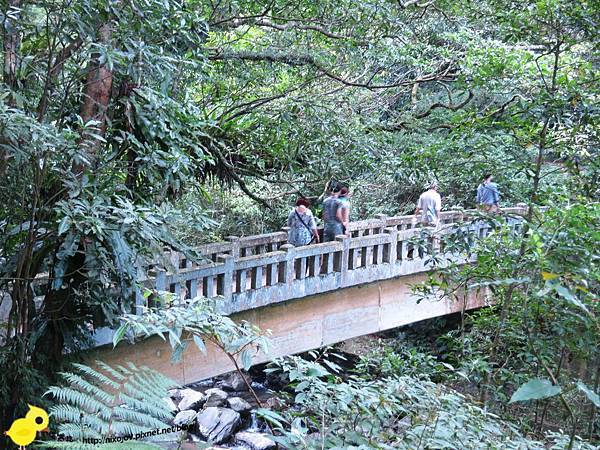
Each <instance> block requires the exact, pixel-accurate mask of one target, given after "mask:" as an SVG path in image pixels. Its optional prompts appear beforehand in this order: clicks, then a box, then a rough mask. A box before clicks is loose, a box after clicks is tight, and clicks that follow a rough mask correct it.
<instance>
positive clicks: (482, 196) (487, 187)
mask: <svg viewBox="0 0 600 450" xmlns="http://www.w3.org/2000/svg"><path fill="white" fill-rule="evenodd" d="M499 201H500V193H499V192H498V185H497V184H496V183H493V182H492V174H489V173H487V174H485V175H484V176H483V181H482V182H481V184H480V185H479V186H478V187H477V205H478V206H479V208H481V209H482V210H484V211H485V212H487V213H490V214H497V213H498V212H499V211H500V206H499V205H498V203H499Z"/></svg>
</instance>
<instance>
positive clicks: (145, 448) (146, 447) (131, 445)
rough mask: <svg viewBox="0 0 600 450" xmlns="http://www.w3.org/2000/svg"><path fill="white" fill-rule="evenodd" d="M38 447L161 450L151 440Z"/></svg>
mask: <svg viewBox="0 0 600 450" xmlns="http://www.w3.org/2000/svg"><path fill="white" fill-rule="evenodd" d="M37 448H52V449H61V450H160V449H162V447H160V446H159V445H155V444H151V443H149V442H139V441H127V442H114V443H110V444H84V443H82V442H54V441H52V442H41V443H39V444H37Z"/></svg>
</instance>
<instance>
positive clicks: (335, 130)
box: [0, 0, 600, 449]
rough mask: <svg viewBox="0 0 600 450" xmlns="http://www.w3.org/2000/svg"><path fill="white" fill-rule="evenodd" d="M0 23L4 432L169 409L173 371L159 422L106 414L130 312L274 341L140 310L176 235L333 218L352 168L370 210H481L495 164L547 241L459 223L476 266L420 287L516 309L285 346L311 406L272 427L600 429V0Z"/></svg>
mask: <svg viewBox="0 0 600 450" xmlns="http://www.w3.org/2000/svg"><path fill="white" fill-rule="evenodd" d="M0 18H1V22H2V37H1V39H2V54H1V55H2V56H1V59H2V68H3V73H2V83H1V92H0V96H1V97H2V102H1V103H0V129H1V134H0V301H1V303H0V323H1V326H0V340H1V344H2V346H1V347H0V374H1V378H0V379H1V383H0V429H1V430H2V431H4V430H8V429H9V427H10V424H11V423H12V422H13V421H14V420H15V419H16V418H18V417H23V416H25V414H26V413H27V408H28V406H27V405H28V404H33V405H38V406H41V407H44V408H47V409H48V410H50V411H52V416H51V417H54V418H55V419H56V420H51V424H50V429H51V430H52V431H58V428H57V427H58V426H59V422H61V424H60V426H61V427H62V428H60V431H61V432H63V433H66V434H69V433H70V434H69V435H71V436H74V437H75V438H77V437H78V436H80V434H83V432H81V433H80V431H81V429H82V428H81V426H79V425H78V424H80V423H81V421H82V418H83V417H84V415H86V416H90V417H95V419H94V420H91V419H90V420H91V422H90V423H89V424H88V426H89V427H90V428H94V427H96V428H94V429H95V430H96V431H97V433H99V434H103V433H104V434H106V433H108V434H111V433H112V434H118V433H119V432H131V431H132V430H134V429H135V430H137V429H143V427H144V426H145V427H146V429H147V428H156V427H158V426H159V424H163V423H168V422H169V420H170V415H168V414H167V415H165V413H162V412H161V411H157V409H159V408H157V407H156V403H153V402H160V395H158V394H159V393H161V392H166V389H168V388H169V387H170V386H171V385H170V384H169V382H168V380H166V379H163V378H162V377H161V376H159V375H157V374H156V375H141V376H142V377H145V379H146V380H151V381H148V383H149V385H147V386H145V387H144V388H143V389H141V388H140V389H141V390H142V391H144V392H146V393H147V394H148V396H147V397H144V396H142V397H141V398H139V399H135V401H133V400H132V403H131V405H130V407H131V410H135V409H136V408H137V409H139V411H138V413H137V414H136V413H134V412H132V413H131V414H125V413H124V414H123V415H121V416H118V415H114V414H113V413H112V412H110V411H112V410H110V411H109V412H106V411H104V410H102V411H100V412H98V410H97V408H96V407H98V408H100V406H98V405H99V404H100V403H101V402H102V401H105V400H106V399H107V398H108V397H107V395H109V394H107V393H106V392H104V391H102V390H101V389H100V388H99V387H98V385H101V384H102V383H105V384H108V385H109V386H113V385H111V384H110V383H109V380H108V378H107V376H106V374H107V373H108V374H110V377H111V378H112V379H113V380H120V379H122V377H123V372H121V373H120V372H119V370H120V369H118V370H117V369H111V368H109V367H105V372H104V374H100V373H99V372H97V368H96V369H93V368H91V367H89V366H85V365H82V364H81V361H82V357H83V356H84V355H85V354H86V351H87V349H89V347H90V346H91V345H92V336H93V332H94V330H95V329H97V328H100V327H103V326H111V327H114V328H118V327H119V325H122V324H125V325H124V326H121V328H120V329H119V330H120V331H121V333H120V336H118V338H123V335H124V334H125V332H126V331H127V329H128V330H129V331H131V330H137V331H138V332H140V331H143V332H145V333H148V326H149V325H148V324H152V330H151V333H150V334H155V333H165V334H168V335H169V339H171V335H172V334H173V333H172V332H169V330H170V329H172V328H173V326H172V321H173V320H176V321H177V323H178V324H179V325H181V326H179V325H178V326H177V333H178V336H176V337H174V338H173V339H174V341H173V340H172V341H171V342H172V344H173V348H174V351H175V352H177V351H178V345H177V342H178V341H179V338H180V337H181V333H188V334H189V336H193V337H194V341H195V342H196V344H197V345H199V346H202V345H203V344H202V342H203V339H208V340H209V341H213V342H216V343H218V344H219V345H220V346H221V347H222V349H223V351H225V352H227V353H228V354H229V355H235V354H237V353H236V352H237V351H238V350H241V349H243V348H244V346H245V345H247V344H248V343H250V342H252V343H253V345H255V344H257V343H259V344H260V346H261V347H264V349H265V351H266V349H267V347H268V338H267V337H265V335H264V334H263V333H262V332H261V331H260V330H257V329H256V328H255V327H252V326H251V324H246V323H242V324H239V323H235V322H233V321H231V320H229V319H228V318H225V317H219V315H218V314H217V313H216V312H215V311H212V310H211V307H210V305H208V304H207V303H205V302H203V301H202V299H198V302H197V303H194V305H193V307H192V306H189V307H187V308H175V307H174V308H172V310H171V312H170V313H169V314H163V313H161V312H153V313H152V314H153V315H152V317H150V318H149V317H143V316H142V317H140V316H138V317H137V319H136V318H135V317H134V316H131V315H130V314H129V313H131V312H132V311H133V309H134V306H135V297H136V292H137V291H138V290H139V286H138V285H137V280H139V279H140V277H141V276H142V275H144V274H143V273H142V272H144V270H145V269H144V267H147V265H148V264H149V263H153V264H154V263H156V262H157V261H159V260H160V259H161V258H162V257H163V255H164V254H165V250H166V249H171V250H176V251H179V252H182V253H184V254H186V255H189V257H190V258H194V257H195V256H194V248H195V246H197V245H199V244H201V243H206V242H212V241H217V240H220V239H223V238H225V237H226V236H229V235H235V236H244V235H251V234H256V233H265V232H270V231H277V230H279V229H280V228H281V227H282V226H283V225H285V222H286V218H287V216H288V213H289V211H290V208H291V206H292V205H293V203H294V201H295V200H296V199H297V198H299V197H302V198H306V199H308V200H310V201H311V203H312V208H313V211H314V212H315V215H316V216H318V217H319V218H320V217H321V209H322V201H323V199H324V198H325V197H326V195H327V190H328V189H329V188H330V187H331V186H332V185H334V184H343V185H345V186H348V187H349V189H350V191H351V193H352V208H351V220H358V219H365V218H369V217H374V216H375V215H376V214H380V213H382V214H387V215H399V214H409V213H412V212H413V211H414V209H415V205H416V202H417V200H418V198H419V195H420V194H421V192H422V191H423V190H424V189H425V188H426V186H427V185H428V184H430V183H431V182H432V181H436V182H437V184H438V185H439V192H440V194H441V196H442V210H444V211H446V210H465V209H470V208H474V207H475V206H476V201H475V191H476V189H477V186H478V184H479V183H480V182H481V179H482V177H483V175H484V174H487V173H490V174H492V175H493V177H494V181H495V182H496V183H497V184H498V186H499V190H500V194H501V197H500V206H511V205H516V204H518V203H524V204H526V205H527V208H528V209H527V211H528V212H527V214H526V215H525V217H523V226H522V227H521V228H519V230H520V231H519V232H518V233H514V232H513V231H512V229H511V228H510V227H507V226H506V223H505V221H504V220H503V218H502V217H501V216H491V217H489V218H488V219H486V220H489V222H490V223H491V224H492V226H493V229H494V232H493V233H491V234H489V235H488V236H487V237H485V238H484V239H480V240H478V241H477V242H475V243H473V242H470V241H469V242H465V240H464V239H463V238H462V236H461V235H460V234H456V235H453V237H451V238H448V242H446V243H445V245H446V248H452V249H454V250H455V251H457V252H473V253H476V255H477V258H476V260H475V262H474V263H473V264H468V265H464V264H462V265H461V264H453V263H446V264H441V263H439V261H437V260H435V259H434V260H433V261H432V262H431V264H432V270H431V272H430V275H429V278H428V280H427V281H426V282H425V283H423V284H420V285H418V286H414V288H413V289H414V293H415V295H422V296H424V297H425V296H427V295H432V294H433V295H445V296H447V297H448V298H450V299H453V300H454V301H457V302H460V301H462V299H463V297H464V296H465V295H466V294H465V292H468V291H470V290H473V289H486V290H487V291H489V292H490V295H491V296H492V297H493V300H494V306H491V307H488V308H484V309H481V310H478V311H476V312H473V313H470V314H462V315H461V319H460V320H459V321H458V322H459V323H458V324H456V326H452V327H445V328H443V329H442V328H440V329H438V330H430V331H429V332H424V333H420V334H419V337H416V338H414V339H413V340H412V341H411V342H412V343H410V344H408V343H406V342H404V341H403V339H401V338H400V337H399V336H398V335H393V336H386V338H385V339H383V340H381V341H378V344H377V346H376V348H373V349H371V350H370V351H368V352H366V353H365V354H363V355H361V356H360V360H359V361H358V362H355V364H354V366H353V367H352V368H351V369H345V370H344V371H342V369H341V368H340V365H339V362H340V361H339V360H336V359H335V358H333V359H332V360H329V359H328V355H329V354H330V353H331V352H334V351H333V350H319V351H317V352H316V353H314V354H313V355H311V356H307V357H304V358H303V357H300V356H293V357H289V358H284V359H280V360H277V361H275V362H274V363H273V364H272V365H271V366H269V368H268V369H267V371H268V372H269V373H271V372H273V373H275V372H276V373H278V374H280V375H278V376H279V377H280V379H281V378H283V379H286V380H287V384H286V385H285V387H282V392H287V394H288V397H289V398H287V399H285V401H286V402H287V404H288V405H289V408H284V409H283V410H279V411H274V410H269V409H267V408H262V409H261V410H260V411H261V412H260V414H261V417H262V419H261V420H263V422H264V423H268V427H269V428H268V429H269V433H270V434H272V435H273V436H274V437H273V439H275V440H276V441H277V443H278V444H279V445H280V446H281V447H283V448H332V449H333V448H382V449H383V448H407V449H414V448H423V449H426V448H427V449H433V448H457V449H464V448H490V449H525V448H556V449H559V448H569V449H572V448H581V449H588V448H589V449H592V448H597V446H598V445H600V414H598V413H599V411H598V408H600V397H599V392H600V390H599V389H600V388H599V383H600V357H599V356H600V353H599V348H600V345H599V344H600V340H599V337H600V320H599V317H598V314H599V313H600V303H599V302H598V295H599V286H600V267H599V265H600V264H599V263H600V255H599V253H598V249H599V248H600V204H599V203H598V198H599V194H600V185H599V183H598V176H599V174H600V158H599V156H600V152H599V146H598V145H599V143H598V137H599V136H598V133H599V128H598V116H599V114H598V113H599V106H598V98H599V93H600V92H599V86H600V84H599V83H598V81H599V77H600V72H599V67H600V59H599V57H600V54H599V52H598V50H599V49H598V44H599V41H598V33H597V30H598V28H599V27H600V2H598V1H597V0H580V1H573V0H562V1H558V0H538V1H536V2H531V1H524V0H511V1H508V0H476V1H466V0H407V1H402V0H395V1H392V0H363V1H358V2H355V1H349V0H337V1H333V0H316V1H304V0H296V1H289V0H216V1H213V0H188V1H183V0H162V1H159V0H131V1H128V2H124V1H122V0H92V1H78V0H74V1H73V0H36V1H30V2H28V1H25V0H2V6H1V8H0ZM319 220H320V219H319ZM191 310H193V311H195V313H194V314H196V313H197V314H196V315H193V314H191V313H190V311H191ZM198 314H199V315H198ZM174 317H175V319H174ZM431 326H432V327H434V328H435V326H436V325H435V324H431ZM423 335H425V336H423ZM118 338H117V339H115V343H116V342H117V341H118ZM236 346H237V347H236ZM334 353H335V352H334ZM305 356H306V355H305ZM335 361H337V362H335ZM73 364H78V365H77V366H73ZM243 365H244V366H246V365H248V367H247V368H249V364H246V362H244V364H243ZM75 368H79V370H80V371H83V373H85V374H87V375H88V376H89V377H90V378H89V379H88V380H87V381H86V380H85V379H84V378H83V377H82V376H80V375H76V374H75V373H74V372H73V371H75ZM151 369H152V368H149V369H148V370H151ZM123 370H125V371H126V370H127V369H124V368H123ZM131 370H133V369H131ZM140 370H142V369H140ZM143 370H146V369H143ZM348 370H349V372H348ZM342 372H344V373H342ZM89 380H92V381H89ZM65 382H66V383H67V385H68V384H71V385H79V386H80V387H81V388H82V391H81V392H83V393H85V395H88V396H89V397H86V396H85V395H84V394H81V395H75V396H74V395H71V394H72V392H71V391H68V392H67V390H68V388H66V387H64V386H65ZM112 382H113V383H114V381H112ZM61 386H62V387H61ZM113 387H114V386H113ZM69 392H71V394H69ZM44 393H46V395H43V394H44ZM152 393H154V394H156V395H158V397H157V398H154V397H153V396H152V395H151V394H152ZM165 395H166V394H165ZM282 395H284V394H282ZM69 402H70V403H69ZM144 402H146V404H144ZM63 403H64V404H63ZM67 403H69V406H65V405H66V404H67ZM259 404H260V402H259ZM149 405H150V406H149ZM318 405H319V406H318ZM95 408H96V409H95ZM168 413H169V412H168ZM406 417H408V418H412V419H411V420H409V421H408V422H406V420H404V421H403V418H406ZM102 421H105V422H106V423H108V422H110V426H107V425H106V423H105V422H102ZM113 422H114V423H113ZM119 423H120V424H121V425H119ZM132 423H136V424H137V425H136V426H137V427H138V428H135V427H133V425H132ZM132 427H133V428H132ZM140 427H141V428H140ZM78 430H79V431H78ZM1 439H2V441H1V442H2V444H1V445H0V447H2V448H5V446H8V445H12V444H9V442H10V441H9V440H8V438H5V437H4V436H2V437H1ZM130 444H131V443H130ZM138 444H139V445H140V447H139V448H143V447H142V445H143V444H142V443H136V445H138ZM47 445H49V446H50V448H59V447H61V446H62V447H64V448H67V447H68V446H69V445H70V446H71V447H69V448H85V446H83V444H81V443H79V444H77V443H73V442H71V443H65V442H62V443H58V442H54V443H50V444H48V442H47ZM107 445H108V444H107ZM149 445H150V444H149ZM180 445H181V443H180ZM96 447H97V446H95V447H94V446H93V447H90V448H96ZM8 448H13V447H8ZM14 448H16V447H14ZM105 448H117V447H115V446H114V445H112V446H111V445H108V446H106V447H105ZM121 448H134V447H133V444H131V445H130V446H127V445H125V446H124V447H121ZM136 448H137V447H136ZM144 448H145V447H144ZM149 448H156V447H149ZM181 448H183V447H181ZM198 448H201V447H198Z"/></svg>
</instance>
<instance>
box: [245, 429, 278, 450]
mask: <svg viewBox="0 0 600 450" xmlns="http://www.w3.org/2000/svg"><path fill="white" fill-rule="evenodd" d="M235 442H236V444H240V445H244V446H246V447H250V448H251V449H252V450H274V449H275V448H277V444H276V443H275V442H274V441H273V440H272V439H271V438H269V437H268V435H266V434H263V433H250V432H248V431H242V432H239V433H237V434H236V435H235Z"/></svg>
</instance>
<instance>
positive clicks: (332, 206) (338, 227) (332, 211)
mask: <svg viewBox="0 0 600 450" xmlns="http://www.w3.org/2000/svg"><path fill="white" fill-rule="evenodd" d="M340 190H341V189H340V187H339V186H337V185H336V186H334V187H333V189H332V190H331V194H330V195H329V197H327V198H326V199H325V200H323V242H331V241H335V237H336V236H337V235H338V234H343V233H344V231H343V225H342V216H341V215H340V214H338V210H340V209H341V208H342V204H343V203H342V201H341V200H340V199H339V195H340Z"/></svg>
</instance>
